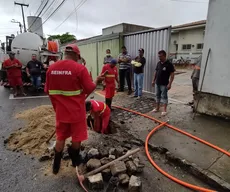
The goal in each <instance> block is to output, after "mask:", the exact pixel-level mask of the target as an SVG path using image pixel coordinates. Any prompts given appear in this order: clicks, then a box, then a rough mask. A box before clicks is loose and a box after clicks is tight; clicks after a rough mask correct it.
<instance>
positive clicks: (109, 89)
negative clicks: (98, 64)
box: [101, 64, 118, 99]
mask: <svg viewBox="0 0 230 192" xmlns="http://www.w3.org/2000/svg"><path fill="white" fill-rule="evenodd" d="M106 71H108V73H107V74H106V75H105V81H104V82H105V98H107V99H110V98H113V97H114V95H115V89H116V83H115V80H116V78H117V77H118V73H117V67H113V68H112V67H111V66H110V64H106V65H104V66H103V68H102V72H101V75H102V74H104V73H105V72H106Z"/></svg>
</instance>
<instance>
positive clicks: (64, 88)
mask: <svg viewBox="0 0 230 192" xmlns="http://www.w3.org/2000/svg"><path fill="white" fill-rule="evenodd" d="M79 57H80V50H79V48H78V47H77V46H76V45H75V44H71V45H67V47H66V49H65V59H64V60H60V61H57V62H56V63H54V64H52V65H51V66H50V67H49V69H48V71H47V74H46V85H45V92H46V93H48V94H49V97H50V100H51V102H52V105H53V108H54V111H55V113H56V145H55V148H54V152H55V155H54V161H53V173H54V174H57V173H58V171H59V169H60V164H61V158H62V152H63V149H64V145H65V140H66V139H67V138H68V137H72V145H71V147H69V148H68V152H69V156H70V158H71V160H72V164H73V166H74V167H76V166H77V165H79V164H80V163H81V160H80V155H79V152H80V146H81V142H82V141H84V140H86V139H87V138H88V135H87V124H86V113H85V99H86V95H90V93H92V92H93V91H94V89H95V88H96V85H97V84H98V82H99V81H101V77H98V78H97V80H96V81H95V83H93V82H92V80H91V77H90V75H89V73H88V71H87V69H86V67H85V66H84V65H81V64H79V63H77V61H78V60H79Z"/></svg>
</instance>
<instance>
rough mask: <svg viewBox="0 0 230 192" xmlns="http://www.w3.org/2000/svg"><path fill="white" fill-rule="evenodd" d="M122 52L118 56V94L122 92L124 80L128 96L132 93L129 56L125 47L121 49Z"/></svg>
mask: <svg viewBox="0 0 230 192" xmlns="http://www.w3.org/2000/svg"><path fill="white" fill-rule="evenodd" d="M121 50H122V52H121V53H120V54H119V56H118V63H119V64H120V65H119V78H120V79H119V81H120V89H119V90H118V91H119V92H123V91H124V85H125V78H126V81H127V85H128V89H129V91H128V95H130V94H131V93H132V87H131V56H130V55H129V54H128V52H127V49H126V47H125V46H123V47H122V48H121Z"/></svg>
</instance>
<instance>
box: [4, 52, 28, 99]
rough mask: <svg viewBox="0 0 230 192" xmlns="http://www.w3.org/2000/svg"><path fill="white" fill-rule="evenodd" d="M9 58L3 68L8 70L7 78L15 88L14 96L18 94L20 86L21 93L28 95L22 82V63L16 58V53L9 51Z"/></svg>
mask: <svg viewBox="0 0 230 192" xmlns="http://www.w3.org/2000/svg"><path fill="white" fill-rule="evenodd" d="M9 57H10V58H9V59H7V60H6V61H4V62H3V68H5V69H6V70H7V79H8V82H9V84H10V86H11V87H13V90H14V96H17V95H18V87H19V89H20V92H21V94H23V95H26V94H25V93H24V91H23V86H22V85H23V83H22V72H21V68H22V64H21V62H20V61H19V60H17V59H16V58H15V53H14V52H10V53H9Z"/></svg>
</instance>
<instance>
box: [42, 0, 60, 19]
mask: <svg viewBox="0 0 230 192" xmlns="http://www.w3.org/2000/svg"><path fill="white" fill-rule="evenodd" d="M56 1H57V0H53V1H52V2H51V3H50V5H49V6H48V7H47V9H46V10H45V11H44V12H43V14H42V15H41V17H43V16H44V15H45V14H46V12H47V11H48V10H49V8H50V7H51V6H52V5H53V4H54V3H56Z"/></svg>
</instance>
